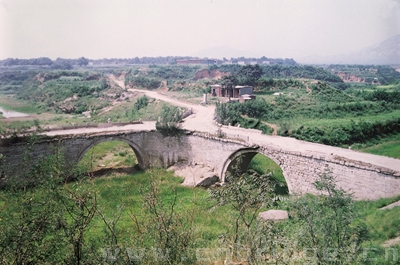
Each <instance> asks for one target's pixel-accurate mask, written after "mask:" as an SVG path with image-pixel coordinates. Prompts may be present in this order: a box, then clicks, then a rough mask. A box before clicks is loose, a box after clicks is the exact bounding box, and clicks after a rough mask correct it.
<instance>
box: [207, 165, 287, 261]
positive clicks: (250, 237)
mask: <svg viewBox="0 0 400 265" xmlns="http://www.w3.org/2000/svg"><path fill="white" fill-rule="evenodd" d="M238 160H239V161H240V160H241V158H238ZM238 164H240V162H239V163H238ZM270 177H271V173H269V174H264V175H261V174H259V173H257V172H256V171H254V170H248V171H247V172H245V173H242V172H241V170H240V169H239V168H238V167H234V168H233V170H232V172H228V173H227V175H226V180H227V184H226V185H224V186H222V187H217V188H214V189H211V190H210V197H211V198H213V199H214V200H215V201H216V206H215V207H221V206H227V207H228V209H229V210H230V211H231V214H232V215H231V216H232V219H231V220H230V221H231V223H232V230H233V231H229V233H228V234H227V235H226V237H227V238H225V243H226V244H228V245H229V246H230V247H231V248H232V258H233V260H240V259H243V258H244V259H246V260H250V261H253V262H254V261H256V260H257V259H259V258H260V257H258V255H259V254H260V253H258V252H259V251H260V249H264V250H267V248H268V249H269V247H270V243H271V240H272V239H273V240H275V243H278V242H279V243H278V244H283V241H282V233H281V232H280V231H279V229H277V227H273V226H272V225H271V224H269V223H265V222H263V221H260V220H258V219H257V216H258V213H259V210H260V209H261V208H262V207H264V208H269V207H271V206H272V205H273V204H274V203H275V200H276V199H277V197H276V195H275V192H274V190H275V182H272V181H271V178H270ZM243 250H246V251H245V253H246V254H245V257H243V253H242V252H243ZM271 259H272V258H271Z"/></svg>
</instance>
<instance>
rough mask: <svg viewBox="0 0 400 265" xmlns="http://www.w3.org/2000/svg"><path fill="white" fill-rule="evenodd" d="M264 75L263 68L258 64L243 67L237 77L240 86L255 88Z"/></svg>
mask: <svg viewBox="0 0 400 265" xmlns="http://www.w3.org/2000/svg"><path fill="white" fill-rule="evenodd" d="M262 74H263V70H262V68H261V67H260V66H259V65H258V64H256V65H245V66H243V67H242V68H241V69H240V70H239V71H238V72H237V74H236V75H237V79H238V83H239V84H240V85H249V86H255V85H256V83H257V80H258V79H259V78H260V77H261V75H262Z"/></svg>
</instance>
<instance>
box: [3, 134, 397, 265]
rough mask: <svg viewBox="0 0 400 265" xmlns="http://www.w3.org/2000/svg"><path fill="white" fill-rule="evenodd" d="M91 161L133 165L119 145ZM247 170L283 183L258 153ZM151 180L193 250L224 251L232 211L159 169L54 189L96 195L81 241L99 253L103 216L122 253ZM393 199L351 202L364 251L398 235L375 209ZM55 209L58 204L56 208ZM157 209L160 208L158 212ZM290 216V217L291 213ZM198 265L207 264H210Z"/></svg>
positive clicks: (389, 214) (392, 214)
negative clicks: (183, 223) (184, 226)
mask: <svg viewBox="0 0 400 265" xmlns="http://www.w3.org/2000/svg"><path fill="white" fill-rule="evenodd" d="M91 161H93V163H92V164H94V165H95V168H94V169H95V170H96V169H102V168H104V167H113V168H118V167H129V166H132V165H134V164H135V163H136V160H135V157H134V154H133V151H132V149H131V148H130V147H129V146H128V145H127V144H126V143H123V142H120V141H111V142H104V143H101V144H98V145H97V146H95V147H94V148H93V149H92V150H89V151H88V152H87V154H86V156H85V157H84V158H83V159H82V161H81V164H82V165H87V164H88V163H89V164H91ZM99 165H101V166H99ZM103 165H104V166H103ZM250 168H252V169H254V170H256V171H258V172H260V173H268V172H272V173H273V177H274V178H275V179H277V180H280V181H284V178H283V175H282V170H281V169H280V167H279V166H278V165H277V164H276V163H275V162H274V161H272V160H271V159H269V158H267V157H266V156H264V155H256V156H255V157H254V158H253V160H252V161H251V164H250ZM92 169H93V168H92ZM152 181H153V183H155V184H156V186H157V189H158V191H157V196H159V199H160V202H161V203H162V205H164V206H163V207H164V208H163V209H164V210H171V209H172V208H171V205H172V203H173V202H174V201H175V195H176V203H175V205H174V207H173V208H174V211H175V214H176V215H177V216H179V218H189V219H190V220H192V229H194V234H193V238H194V239H195V240H194V245H193V247H195V248H210V249H215V248H226V247H227V244H228V242H226V241H223V240H221V238H225V237H227V236H228V235H232V233H233V232H234V225H233V219H232V218H233V217H234V216H235V213H234V211H233V210H232V208H231V207H229V206H228V205H226V206H221V207H215V205H216V202H215V201H214V200H213V199H211V198H210V196H209V191H208V190H206V189H203V188H190V187H184V186H182V185H181V183H182V182H183V180H182V178H180V177H176V176H174V175H173V173H172V172H170V171H167V170H165V169H151V170H148V171H136V173H133V174H119V173H115V172H113V171H111V172H108V173H107V172H105V173H103V174H102V175H101V177H96V178H88V179H86V180H82V181H79V182H72V183H68V184H65V185H63V186H61V187H60V189H61V190H69V191H71V192H72V193H77V194H80V193H81V192H84V193H89V194H96V203H97V209H98V210H99V211H100V212H101V214H102V217H101V216H100V215H96V216H95V218H94V219H93V221H92V222H91V224H90V226H89V227H88V228H87V230H86V234H85V239H86V241H85V242H93V244H94V245H95V246H96V248H97V249H96V250H93V251H100V250H101V248H103V247H106V246H107V244H108V243H107V241H105V238H106V237H107V233H106V231H107V229H106V227H105V224H104V220H103V218H105V219H106V220H108V221H109V222H111V221H112V220H114V221H116V223H115V236H116V237H117V238H118V245H119V247H120V248H122V249H125V248H128V247H134V246H135V244H136V242H135V240H138V238H140V236H139V235H140V234H141V233H142V232H143V231H142V232H141V230H140V229H144V228H145V227H146V226H147V224H148V222H149V220H148V219H147V218H148V214H149V213H148V211H147V210H146V209H145V207H144V205H145V202H146V201H147V200H148V199H149V197H148V194H149V191H150V190H151V189H150V184H151V183H152ZM40 190H41V188H40V187H39V188H38V191H39V192H40ZM7 199H8V198H6V197H4V194H3V191H0V209H6V208H4V207H6V201H7ZM397 200H400V197H397V198H391V199H381V200H378V201H359V202H356V211H357V213H358V217H357V219H356V220H355V221H354V222H353V225H354V226H357V225H366V227H367V229H368V231H369V232H370V238H369V240H368V241H367V242H365V245H364V246H365V247H373V248H376V249H379V251H381V248H380V245H381V244H383V243H384V242H385V241H386V240H388V239H391V238H395V237H396V236H399V232H398V231H399V229H400V207H395V208H393V209H391V210H384V211H383V210H379V208H381V207H383V206H385V205H388V204H390V203H392V202H394V201H397ZM60 207H64V206H62V205H60ZM273 208H274V209H285V210H289V211H290V206H289V205H288V204H287V202H286V201H283V202H277V203H275V204H274V206H273ZM159 209H160V210H161V208H159ZM264 210H267V208H264V207H263V208H261V209H259V211H264ZM291 214H293V213H292V212H291ZM298 225H299V223H297V222H296V221H295V219H294V218H290V219H289V220H287V221H285V222H283V223H280V224H277V225H276V226H277V227H278V226H279V227H280V228H279V229H282V231H286V230H287V231H293V229H295V228H296V227H297V226H298ZM285 236H287V237H288V238H287V239H288V240H294V239H291V235H290V233H288V234H285ZM147 240H149V241H148V242H143V244H145V245H147V246H149V247H150V246H152V244H154V242H152V241H151V239H147ZM383 257H384V254H383ZM199 264H212V262H210V263H207V262H206V263H199ZM382 264H384V263H382ZM388 264H389V263H388Z"/></svg>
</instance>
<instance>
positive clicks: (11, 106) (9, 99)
mask: <svg viewBox="0 0 400 265" xmlns="http://www.w3.org/2000/svg"><path fill="white" fill-rule="evenodd" d="M0 107H2V108H4V109H7V110H13V111H17V112H23V113H27V114H37V113H41V112H42V110H40V109H39V108H37V107H35V106H33V105H31V104H28V103H26V102H22V101H20V100H18V99H16V98H14V97H13V96H12V95H2V94H0Z"/></svg>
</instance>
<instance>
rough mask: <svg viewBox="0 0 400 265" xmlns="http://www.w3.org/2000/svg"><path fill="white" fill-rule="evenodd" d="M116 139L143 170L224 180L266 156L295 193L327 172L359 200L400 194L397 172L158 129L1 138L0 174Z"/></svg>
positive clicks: (78, 154) (74, 155)
mask: <svg viewBox="0 0 400 265" xmlns="http://www.w3.org/2000/svg"><path fill="white" fill-rule="evenodd" d="M111 140H118V141H124V142H126V143H128V144H129V145H130V146H131V147H132V149H133V150H134V152H135V154H136V156H137V159H138V162H139V165H140V166H141V167H142V168H147V167H151V166H160V167H169V166H172V165H174V164H175V163H178V162H180V163H182V162H183V163H192V162H197V163H200V164H204V165H207V166H209V167H211V168H212V169H213V170H214V172H216V174H217V175H218V176H219V177H220V179H221V180H224V176H225V173H226V171H227V170H230V169H231V168H232V167H233V165H234V164H232V163H237V162H235V159H236V158H237V157H238V156H240V155H245V156H246V157H245V159H244V161H242V163H243V164H241V165H239V166H240V167H241V168H242V169H243V170H244V169H246V168H247V166H248V163H249V162H250V160H251V158H252V157H253V156H254V155H255V154H257V153H261V154H264V155H266V156H267V157H269V158H271V159H272V160H274V161H275V162H276V163H277V164H278V165H279V166H280V167H281V168H282V171H283V174H284V177H285V179H286V181H287V183H288V187H289V191H290V193H293V194H297V193H306V192H310V193H316V192H317V191H316V190H315V188H314V186H313V182H315V180H317V178H318V176H319V175H321V174H324V173H326V172H327V171H330V172H332V174H333V175H334V176H335V177H336V180H337V184H338V185H339V187H341V188H343V189H345V190H347V191H349V192H352V193H354V197H355V198H356V199H377V198H381V197H392V196H396V195H399V194H400V172H398V171H396V170H393V169H389V168H385V167H382V166H377V165H374V164H370V163H364V162H361V161H357V160H354V159H348V158H345V157H341V156H339V155H332V154H331V155H328V154H320V153H312V152H308V153H307V152H305V153H303V152H293V151H290V150H282V149H277V148H275V147H274V146H272V145H271V146H268V145H266V144H264V145H261V146H258V145H254V144H251V143H249V142H248V141H246V140H244V139H241V138H235V139H229V138H221V137H218V135H212V134H207V133H199V132H193V131H186V132H185V133H183V134H180V135H176V136H166V135H162V134H161V133H160V132H158V131H154V130H150V131H149V130H146V131H118V132H102V133H98V132H97V133H87V134H70V135H58V136H40V137H39V138H38V139H37V141H36V142H35V144H34V145H28V143H27V142H26V141H25V142H24V141H21V142H12V141H8V140H4V139H0V154H2V155H3V156H4V158H5V159H4V160H5V161H4V162H5V165H6V167H5V168H7V172H6V171H5V169H0V170H2V171H3V174H5V173H6V174H16V172H18V170H20V169H21V161H23V159H24V156H25V154H26V151H29V155H30V157H31V159H32V160H31V161H30V163H31V164H35V163H36V162H37V161H38V160H40V158H43V157H46V156H48V155H50V154H53V153H54V152H55V150H56V149H61V150H63V151H64V154H65V160H66V162H67V163H70V164H73V163H77V162H78V161H79V160H80V159H81V158H82V156H83V155H84V154H85V152H87V151H88V150H89V149H90V148H91V147H93V146H95V145H96V144H98V143H100V142H104V141H111ZM28 146H29V148H27V147H28ZM0 173H1V172H0Z"/></svg>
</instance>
